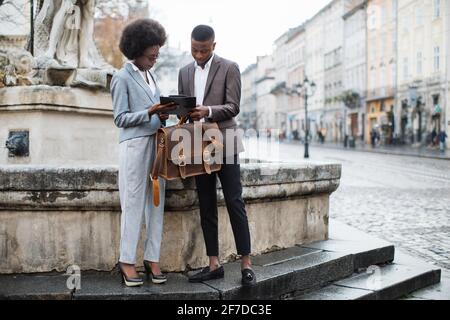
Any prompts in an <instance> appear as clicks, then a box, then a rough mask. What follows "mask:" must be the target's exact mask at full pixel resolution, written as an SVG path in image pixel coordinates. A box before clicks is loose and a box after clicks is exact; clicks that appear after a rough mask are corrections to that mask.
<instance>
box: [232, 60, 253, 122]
mask: <svg viewBox="0 0 450 320" xmlns="http://www.w3.org/2000/svg"><path fill="white" fill-rule="evenodd" d="M256 71H257V65H256V63H255V64H252V65H250V66H248V67H247V68H246V69H245V70H244V72H242V76H241V77H242V95H241V107H240V112H239V115H238V116H237V118H236V120H237V122H238V125H239V127H240V128H242V129H244V130H248V129H256V127H257V123H256V120H257V115H256V102H257V95H256V84H255V82H256Z"/></svg>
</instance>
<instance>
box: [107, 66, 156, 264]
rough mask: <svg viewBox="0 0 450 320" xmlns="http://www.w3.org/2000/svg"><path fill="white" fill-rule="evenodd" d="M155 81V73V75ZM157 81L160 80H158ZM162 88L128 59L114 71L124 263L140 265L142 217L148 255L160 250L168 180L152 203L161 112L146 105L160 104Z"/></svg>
mask: <svg viewBox="0 0 450 320" xmlns="http://www.w3.org/2000/svg"><path fill="white" fill-rule="evenodd" d="M152 77H153V79H155V76H154V75H153V74H152ZM155 83H156V80H155ZM159 95H160V94H159V89H158V88H157V89H156V91H155V93H154V94H153V93H152V91H151V90H150V88H149V86H148V85H147V84H146V83H145V81H144V79H143V78H142V76H141V75H140V74H139V71H135V70H133V67H132V66H131V65H130V64H129V63H127V64H125V66H124V67H123V68H122V69H121V70H119V71H118V72H117V73H115V74H114V76H113V79H112V81H111V96H112V103H113V111H114V123H115V124H116V126H117V127H119V128H120V136H119V140H120V145H119V194H120V205H121V208H122V216H121V238H120V259H119V261H120V262H123V263H127V264H135V263H136V251H137V245H138V241H139V236H140V231H141V226H142V219H143V218H144V217H145V222H146V231H147V239H146V242H145V249H144V259H145V260H147V261H153V262H158V261H159V256H160V248H161V238H162V228H163V215H164V199H165V181H164V180H162V179H159V181H160V190H161V192H160V203H161V205H160V206H159V207H157V208H155V207H154V206H153V202H152V201H151V200H152V199H153V187H152V184H151V183H150V168H151V166H152V165H153V161H154V159H155V133H156V131H157V130H158V129H159V128H160V127H161V121H160V120H159V117H158V116H157V115H153V116H152V117H151V118H150V117H149V115H148V108H149V107H150V106H152V105H154V104H155V103H158V102H159Z"/></svg>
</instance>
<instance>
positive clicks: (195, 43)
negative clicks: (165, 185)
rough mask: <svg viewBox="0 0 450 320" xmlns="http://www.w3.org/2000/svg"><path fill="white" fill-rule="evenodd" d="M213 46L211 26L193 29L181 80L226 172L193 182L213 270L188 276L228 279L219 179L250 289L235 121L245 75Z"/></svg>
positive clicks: (181, 91) (239, 143)
mask: <svg viewBox="0 0 450 320" xmlns="http://www.w3.org/2000/svg"><path fill="white" fill-rule="evenodd" d="M215 46H216V43H215V34H214V30H213V29H212V28H211V27H209V26H205V25H199V26H197V27H195V28H194V30H193V31H192V35H191V53H192V56H193V57H194V60H195V61H194V62H192V63H190V64H188V65H187V66H185V67H184V68H182V69H181V70H180V73H179V78H178V91H179V94H184V95H188V96H195V97H196V98H197V108H195V109H194V110H193V111H192V112H191V113H190V118H191V120H194V121H206V122H216V123H217V124H218V126H219V129H220V130H221V132H222V137H223V144H224V164H223V165H222V169H221V170H220V171H219V172H217V173H213V174H211V175H202V176H198V177H196V178H195V182H196V185H197V192H198V197H199V203H200V217H201V225H202V230H203V236H204V240H205V245H206V253H207V255H208V257H209V266H208V267H205V268H203V269H202V271H200V272H199V273H197V274H195V275H193V276H191V277H189V281H190V282H202V281H206V280H211V279H218V278H223V277H224V269H223V266H221V265H220V262H219V258H218V256H219V240H218V223H217V220H218V218H217V216H218V210H217V193H216V180H217V176H219V179H220V182H221V185H222V190H223V194H224V198H225V203H226V206H227V209H228V214H229V216H230V222H231V227H232V229H233V234H234V239H235V243H236V249H237V253H238V255H241V256H242V260H241V270H242V284H243V285H245V286H251V285H254V284H255V283H256V277H255V274H254V272H253V270H252V267H251V261H250V253H251V243H250V231H249V226H248V219H247V213H246V211H245V204H244V201H243V199H242V185H241V175H240V165H239V153H240V152H242V151H243V147H242V137H241V136H242V135H239V132H238V131H237V125H236V121H235V120H234V117H236V116H237V115H238V114H239V104H240V99H241V73H240V71H239V67H238V65H237V64H236V63H234V62H232V61H229V60H226V59H223V58H221V57H219V56H217V55H216V54H214V49H215Z"/></svg>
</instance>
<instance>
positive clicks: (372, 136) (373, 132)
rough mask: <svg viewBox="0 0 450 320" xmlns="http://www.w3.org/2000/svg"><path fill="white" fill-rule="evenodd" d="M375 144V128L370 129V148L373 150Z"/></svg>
mask: <svg viewBox="0 0 450 320" xmlns="http://www.w3.org/2000/svg"><path fill="white" fill-rule="evenodd" d="M376 142H377V131H376V130H375V128H372V130H370V144H371V145H372V148H375V145H376Z"/></svg>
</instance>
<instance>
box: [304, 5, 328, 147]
mask: <svg viewBox="0 0 450 320" xmlns="http://www.w3.org/2000/svg"><path fill="white" fill-rule="evenodd" d="M305 28H306V30H305V37H306V45H305V47H306V50H305V51H306V59H305V63H306V64H305V71H306V72H305V76H306V77H308V79H309V80H310V81H314V83H315V84H316V92H315V93H314V95H313V96H312V97H309V98H308V117H309V119H310V134H311V136H312V138H313V139H316V138H317V135H316V132H317V131H318V130H320V129H322V128H325V126H326V123H325V109H324V105H325V97H324V77H325V64H324V46H325V44H324V42H325V37H324V33H325V13H324V10H321V11H319V12H318V13H317V14H316V15H315V16H314V17H312V18H311V19H310V20H308V21H307V22H306V23H305Z"/></svg>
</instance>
